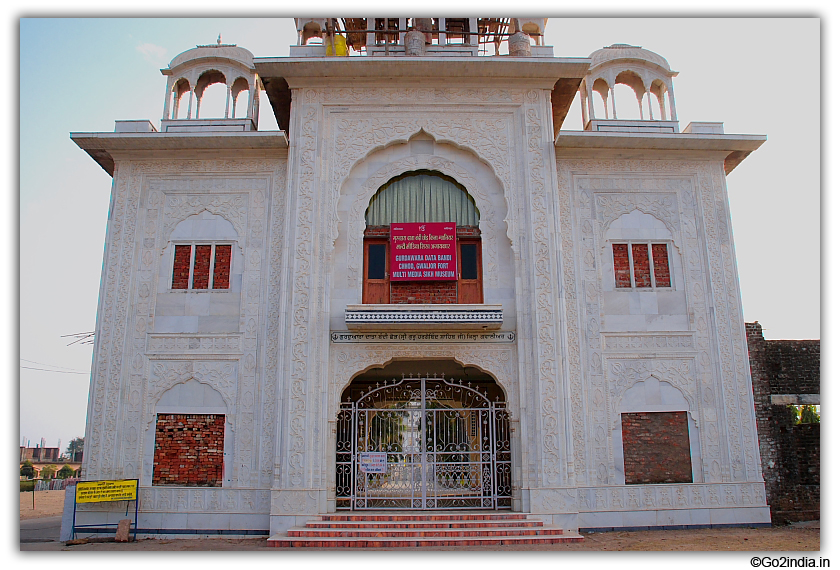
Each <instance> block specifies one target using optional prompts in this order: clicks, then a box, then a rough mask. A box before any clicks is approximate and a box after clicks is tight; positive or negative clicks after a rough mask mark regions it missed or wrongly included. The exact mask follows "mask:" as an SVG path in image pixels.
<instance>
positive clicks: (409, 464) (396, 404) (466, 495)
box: [336, 376, 511, 510]
mask: <svg viewBox="0 0 840 570" xmlns="http://www.w3.org/2000/svg"><path fill="white" fill-rule="evenodd" d="M510 496H511V452H510V422H509V419H508V412H507V408H506V406H505V403H504V402H498V401H496V402H491V401H490V399H489V398H488V397H487V394H486V392H485V393H482V392H480V391H479V390H478V387H474V386H473V385H472V384H470V383H467V384H464V383H463V382H462V381H455V380H451V379H450V380H446V379H445V378H442V377H441V378H438V377H436V376H434V377H427V378H403V379H401V380H394V381H393V382H391V383H387V382H386V383H385V384H384V385H380V384H376V386H374V387H371V388H370V389H369V390H368V391H366V392H365V393H363V394H362V395H361V397H359V398H358V399H357V400H356V401H355V402H352V401H349V402H345V403H342V404H341V408H340V411H339V413H338V421H337V425H336V507H337V508H338V509H351V510H363V509H509V508H510Z"/></svg>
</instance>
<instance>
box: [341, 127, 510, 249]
mask: <svg viewBox="0 0 840 570" xmlns="http://www.w3.org/2000/svg"><path fill="white" fill-rule="evenodd" d="M422 123H423V121H417V123H416V130H415V129H413V128H412V127H411V126H409V127H408V129H406V130H402V129H401V130H402V132H404V133H406V134H408V136H397V137H395V138H393V139H391V140H389V141H387V142H385V143H383V144H377V145H374V146H373V147H371V148H369V149H368V150H367V151H365V152H363V153H361V154H360V155H359V156H358V157H354V158H351V159H350V161H349V163H346V165H345V166H343V167H339V168H338V172H337V178H338V184H339V188H340V189H341V190H340V194H341V195H346V186H347V182H348V180H351V179H352V178H354V176H356V175H357V174H356V173H357V172H359V171H360V170H362V169H363V168H364V165H366V164H368V163H370V162H372V161H375V160H376V158H377V157H376V155H378V154H380V153H382V152H384V151H387V150H388V149H390V148H392V147H395V146H400V145H408V144H409V143H411V142H412V141H415V140H418V139H425V140H429V141H431V142H432V143H433V146H438V145H441V146H449V147H451V148H453V149H455V150H457V151H461V152H465V153H467V154H469V155H472V156H473V157H474V158H475V160H476V161H477V162H478V163H479V164H481V165H482V167H484V168H486V169H487V170H488V172H489V173H490V174H491V176H492V177H493V180H494V181H495V183H496V184H497V185H498V188H500V189H501V195H502V197H503V199H504V202H505V210H506V213H505V219H504V221H505V223H506V224H507V229H508V232H507V235H508V239H510V241H511V243H512V244H515V240H514V239H513V236H514V235H515V233H516V232H515V228H513V227H512V226H513V216H512V212H513V208H512V207H511V198H510V191H511V189H510V188H509V184H508V183H507V182H506V180H505V178H504V177H502V176H500V174H499V169H500V167H501V166H502V164H501V163H500V157H499V156H496V157H493V156H485V153H482V152H479V150H478V149H477V148H475V147H474V146H473V145H472V144H471V141H470V137H469V136H468V135H469V133H468V132H467V131H468V129H450V131H451V132H453V133H461V134H462V135H465V140H464V141H463V142H460V143H459V142H458V141H457V140H454V138H451V137H436V136H435V135H434V134H433V133H431V132H430V129H427V128H426V126H427V125H426V126H424V124H422ZM409 133H410V134H409ZM485 150H489V147H487V146H486V145H485ZM496 150H498V151H499V152H498V153H496V154H498V155H501V154H504V153H503V151H502V149H496ZM411 158H416V159H418V160H423V159H429V158H442V157H440V156H436V155H434V154H431V153H430V154H419V155H416V156H413V157H411ZM444 160H445V159H444ZM419 168H426V167H419ZM387 169H388V166H386V167H383V168H381V169H379V171H378V173H380V172H382V170H387ZM414 169H415V170H416V169H418V167H415V168H414ZM429 169H430V170H434V168H429ZM406 170H410V168H409V169H405V170H399V169H394V168H391V169H390V172H391V175H390V176H387V178H385V180H382V181H381V182H380V183H379V185H380V186H381V185H382V184H384V183H385V182H387V180H388V179H390V178H392V177H393V176H396V175H398V174H400V173H401V172H405V171H406ZM461 171H462V172H468V170H467V169H463V168H462V170H461ZM444 174H448V175H449V176H453V175H452V174H450V173H448V172H444ZM453 177H454V178H456V180H459V182H460V181H461V180H460V179H459V178H458V177H457V176H453ZM462 183H463V182H462ZM464 185H465V186H467V184H464ZM369 187H370V184H365V188H366V189H368V191H369ZM378 188H379V186H376V187H375V188H374V189H373V192H375V191H376V190H377V189H378ZM467 191H468V192H469V193H470V195H471V196H473V197H477V196H478V194H480V193H481V191H482V190H481V188H480V187H479V186H478V185H477V184H476V185H474V186H473V187H472V188H471V187H469V186H467ZM369 199H370V196H368V200H369ZM479 209H480V210H481V208H480V207H479ZM481 211H484V210H481ZM334 214H335V215H336V219H338V216H337V212H334ZM337 238H338V230H337V228H336V229H335V230H334V231H333V235H332V240H333V243H334V242H335V240H336V239H337Z"/></svg>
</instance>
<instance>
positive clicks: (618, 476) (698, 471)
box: [611, 374, 703, 485]
mask: <svg viewBox="0 0 840 570" xmlns="http://www.w3.org/2000/svg"><path fill="white" fill-rule="evenodd" d="M683 390H684V389H683V388H677V387H676V386H675V385H674V384H672V383H670V382H667V381H664V380H661V379H659V378H657V377H656V376H655V375H653V374H651V375H650V376H648V377H647V378H643V379H641V380H639V381H637V382H635V383H634V384H633V385H631V386H629V387H628V388H627V389H626V390H625V391H624V392H623V393H622V394H621V395H620V396H619V398H620V399H619V401H618V403H617V405H616V406H615V411H614V415H613V418H612V433H611V438H612V447H613V456H614V458H615V463H614V466H615V483H616V484H619V485H621V484H624V483H625V472H624V467H625V462H624V441H623V438H622V436H623V432H622V414H634V413H667V414H682V413H684V414H685V418H686V422H687V429H688V444H689V450H690V459H691V475H692V482H693V483H701V482H702V481H703V470H702V461H701V457H700V451H701V450H700V426H699V422H698V416H697V413H698V412H697V409H696V403H695V400H694V398H691V399H689V398H686V393H685V392H684V391H683ZM677 417H678V416H677ZM663 435H664V434H663Z"/></svg>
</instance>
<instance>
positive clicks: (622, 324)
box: [598, 198, 689, 331]
mask: <svg viewBox="0 0 840 570" xmlns="http://www.w3.org/2000/svg"><path fill="white" fill-rule="evenodd" d="M605 199H606V198H605ZM640 202H642V203H641V204H640ZM635 206H639V207H634V206H633V205H625V210H626V209H629V208H631V207H632V208H633V209H632V210H630V211H629V212H628V211H624V210H621V209H612V208H611V207H610V208H609V210H610V211H611V212H612V215H611V216H610V215H608V214H605V215H604V218H603V219H602V225H603V226H604V230H603V233H602V239H601V247H600V255H599V256H598V262H599V265H600V268H601V290H602V291H603V295H604V316H603V323H604V328H603V330H604V331H625V330H635V331H684V330H688V327H689V321H688V303H687V299H686V291H685V277H684V272H683V260H682V255H681V248H680V240H679V230H678V226H677V224H678V220H677V219H676V218H675V217H674V216H671V215H670V214H669V213H667V209H666V208H663V207H662V203H661V202H657V201H655V200H651V201H645V200H636V204H635ZM639 208H643V209H645V210H648V211H655V210H656V209H657V208H658V209H659V210H661V211H660V212H659V216H655V215H653V214H652V213H649V212H648V211H644V212H643V211H642V210H641V209H639ZM622 211H624V213H621V212H622ZM662 211H666V214H662ZM637 248H642V249H643V250H644V251H645V252H646V254H645V256H644V257H645V260H646V263H647V270H646V271H645V270H644V269H643V267H639V271H640V272H639V273H636V269H637V267H636V264H635V260H636V259H637V256H638V253H637V251H638V250H637ZM619 255H622V256H623V257H622V259H618V258H617V257H618V256H619ZM625 256H626V257H625ZM663 268H664V271H663ZM622 271H626V273H625V275H624V276H620V275H619V273H620V272H622ZM644 273H646V274H647V276H648V281H649V284H648V285H644V284H641V285H640V282H639V281H638V279H639V277H641V276H642V275H643V274H644ZM665 274H667V277H668V280H667V286H666V284H665V283H664V282H663V280H664V275H665ZM622 277H623V279H624V281H622ZM627 280H629V285H628V281H627Z"/></svg>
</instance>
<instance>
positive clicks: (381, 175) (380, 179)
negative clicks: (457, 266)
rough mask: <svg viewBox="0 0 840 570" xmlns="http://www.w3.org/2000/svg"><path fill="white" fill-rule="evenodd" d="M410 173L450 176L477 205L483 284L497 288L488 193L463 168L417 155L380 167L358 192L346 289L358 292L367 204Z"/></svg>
mask: <svg viewBox="0 0 840 570" xmlns="http://www.w3.org/2000/svg"><path fill="white" fill-rule="evenodd" d="M412 170H436V171H438V172H441V173H443V174H445V175H447V176H451V177H452V178H454V179H455V180H457V181H458V182H459V183H461V184H463V185H464V187H465V188H466V189H467V192H468V193H469V195H470V196H472V197H473V199H474V200H475V201H476V206H477V207H478V210H479V214H480V221H479V227H480V228H481V241H482V243H483V246H482V259H483V260H484V263H485V265H486V271H485V272H484V275H485V278H484V281H485V283H486V285H487V286H488V287H495V286H497V285H498V263H499V262H498V258H499V252H498V243H497V241H498V240H497V239H496V234H497V232H498V225H497V224H498V223H499V220H498V216H497V214H496V210H495V208H494V207H493V204H492V201H491V199H490V196H489V193H488V192H487V190H486V189H485V188H484V187H483V186H482V185H481V184H479V183H478V180H477V179H476V178H475V176H473V174H472V173H471V172H470V171H469V170H467V169H465V168H463V167H462V166H460V165H459V164H457V163H456V162H453V161H451V160H448V159H446V158H443V157H440V156H435V155H418V156H410V157H406V158H403V159H400V160H397V161H394V162H392V163H390V164H388V165H386V166H383V167H382V168H380V169H379V170H377V171H376V172H375V173H374V174H373V175H371V176H370V177H369V178H368V179H367V180H366V181H365V182H364V184H362V186H361V188H359V190H358V191H357V193H356V197H355V199H354V200H353V204H352V206H351V207H350V211H349V218H348V220H347V228H348V229H347V238H348V256H347V260H348V265H347V271H348V283H347V286H348V288H351V289H357V290H359V291H361V287H362V282H361V269H360V267H361V266H360V263H361V259H362V242H363V238H364V230H365V211H366V210H367V207H368V205H369V204H370V200H371V199H372V198H373V195H374V194H376V192H377V191H378V190H379V189H380V188H381V187H382V186H383V185H384V184H386V183H387V182H388V181H389V180H391V179H392V178H394V177H395V176H399V175H400V174H402V173H404V172H411V171H412ZM345 186H346V184H345ZM336 203H337V202H336ZM337 228H338V226H337V225H336V226H335V229H334V230H333V235H332V239H333V241H335V239H336V238H337V237H338V234H337Z"/></svg>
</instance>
